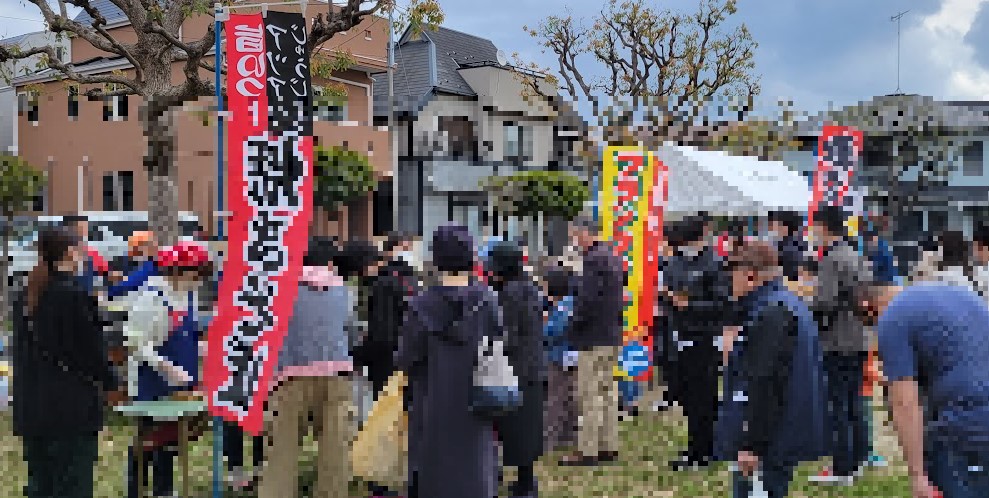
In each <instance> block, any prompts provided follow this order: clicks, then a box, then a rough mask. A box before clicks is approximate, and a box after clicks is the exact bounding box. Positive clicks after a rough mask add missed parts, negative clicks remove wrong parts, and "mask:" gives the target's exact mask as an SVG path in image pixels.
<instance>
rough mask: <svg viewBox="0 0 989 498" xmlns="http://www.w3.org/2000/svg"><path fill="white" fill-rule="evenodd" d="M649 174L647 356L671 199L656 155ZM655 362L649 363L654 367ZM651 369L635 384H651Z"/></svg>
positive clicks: (642, 313) (644, 306)
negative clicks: (641, 382)
mask: <svg viewBox="0 0 989 498" xmlns="http://www.w3.org/2000/svg"><path fill="white" fill-rule="evenodd" d="M647 171H648V172H649V174H648V175H647V178H646V181H647V183H646V186H647V188H646V196H647V197H648V199H649V200H648V203H649V207H648V212H647V213H646V226H645V230H643V233H642V236H643V238H644V244H643V249H642V250H643V272H642V277H643V278H642V288H641V290H640V292H639V301H640V303H639V309H638V311H639V323H640V325H641V327H642V329H643V331H645V332H646V333H645V335H644V336H643V337H642V338H641V341H642V343H643V346H644V347H645V348H646V350H647V351H648V352H650V353H651V352H652V351H653V336H652V334H650V333H649V332H650V331H652V328H653V322H654V319H655V311H656V310H655V306H656V293H657V289H658V286H659V258H660V257H661V255H660V245H661V244H662V243H663V214H664V212H665V210H666V202H667V198H668V195H669V189H668V187H667V185H668V183H667V180H668V175H669V169H668V168H667V167H666V164H664V163H663V162H662V161H660V160H659V159H657V158H656V155H655V153H650V154H649V168H648V170H647ZM651 363H652V362H650V364H651ZM651 374H652V369H651V368H650V369H647V370H646V371H645V372H643V373H640V374H639V375H638V376H636V377H635V380H642V381H646V380H649V379H650V377H651Z"/></svg>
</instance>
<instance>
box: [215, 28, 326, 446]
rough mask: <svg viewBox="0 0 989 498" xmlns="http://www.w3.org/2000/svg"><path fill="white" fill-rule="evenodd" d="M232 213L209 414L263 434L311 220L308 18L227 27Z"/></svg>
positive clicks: (228, 140) (218, 303) (229, 169)
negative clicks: (264, 407)
mask: <svg viewBox="0 0 989 498" xmlns="http://www.w3.org/2000/svg"><path fill="white" fill-rule="evenodd" d="M225 32H226V36H227V95H228V99H229V103H230V111H229V112H230V115H229V120H228V121H229V133H228V136H227V146H228V149H229V155H228V157H229V162H228V164H227V178H228V179H229V184H228V185H227V188H228V191H229V199H230V201H229V206H230V210H231V212H232V217H231V220H230V224H229V233H228V239H227V250H226V258H227V259H226V262H225V264H224V267H223V280H222V281H221V284H220V295H219V299H218V301H217V313H216V318H215V319H214V320H213V322H212V323H211V324H210V330H209V335H208V337H209V349H208V354H207V358H206V363H205V371H204V373H205V375H204V377H205V386H206V391H207V394H208V401H209V407H210V411H211V412H212V413H213V414H214V415H217V416H221V417H224V418H225V419H227V420H230V421H234V422H237V423H238V424H239V425H241V426H242V427H243V428H244V430H245V431H247V432H251V433H258V432H260V430H261V428H262V424H263V415H264V411H263V406H264V403H265V401H266V399H267V396H268V384H269V382H270V379H271V377H272V374H273V373H274V369H275V367H276V365H277V361H278V352H279V350H280V348H281V342H282V337H283V335H284V333H285V329H286V327H287V325H288V321H289V320H290V319H291V316H292V308H293V306H294V303H295V297H296V290H297V285H298V278H299V274H300V273H301V258H302V254H303V251H304V250H305V247H306V243H307V239H308V229H309V220H310V217H311V216H312V184H313V179H312V170H313V164H312V161H313V151H312V146H313V140H312V115H311V107H312V106H311V102H312V100H311V94H312V92H311V81H310V74H309V52H308V49H307V48H306V23H305V20H304V19H303V17H302V16H301V15H300V14H290V13H283V12H270V13H268V15H267V16H266V17H262V15H261V14H247V15H236V14H235V15H231V16H230V19H229V20H228V21H226V24H225Z"/></svg>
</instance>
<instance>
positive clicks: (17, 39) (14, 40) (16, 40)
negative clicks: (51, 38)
mask: <svg viewBox="0 0 989 498" xmlns="http://www.w3.org/2000/svg"><path fill="white" fill-rule="evenodd" d="M38 33H43V31H35V32H34V33H24V34H23V35H17V36H11V37H10V38H4V39H3V40H0V45H3V46H5V47H14V46H18V45H20V43H21V42H22V41H24V40H25V39H26V38H27V37H29V36H32V35H36V34H38Z"/></svg>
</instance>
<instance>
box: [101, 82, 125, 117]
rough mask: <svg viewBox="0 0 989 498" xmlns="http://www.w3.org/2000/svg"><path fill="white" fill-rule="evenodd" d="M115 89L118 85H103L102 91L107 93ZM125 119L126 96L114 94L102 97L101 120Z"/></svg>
mask: <svg viewBox="0 0 989 498" xmlns="http://www.w3.org/2000/svg"><path fill="white" fill-rule="evenodd" d="M117 89H118V87H117V86H116V85H107V86H105V87H103V91H104V92H108V93H109V92H113V91H115V90H117ZM125 120H127V96H126V95H115V96H112V97H103V121H125Z"/></svg>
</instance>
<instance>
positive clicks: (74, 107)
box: [69, 85, 79, 121]
mask: <svg viewBox="0 0 989 498" xmlns="http://www.w3.org/2000/svg"><path fill="white" fill-rule="evenodd" d="M78 118H79V87H78V86H75V85H73V86H70V87H69V119H70V120H72V121H75V120H76V119H78Z"/></svg>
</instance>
